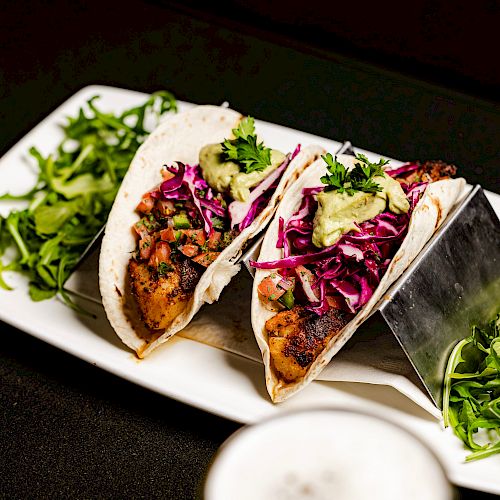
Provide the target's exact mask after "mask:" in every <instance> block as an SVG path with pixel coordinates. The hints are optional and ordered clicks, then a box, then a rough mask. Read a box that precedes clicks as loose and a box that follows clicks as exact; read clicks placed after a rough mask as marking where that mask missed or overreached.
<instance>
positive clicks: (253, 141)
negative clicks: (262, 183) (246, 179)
mask: <svg viewBox="0 0 500 500" xmlns="http://www.w3.org/2000/svg"><path fill="white" fill-rule="evenodd" d="M233 135H234V137H235V138H234V139H226V140H224V142H223V143H222V152H223V154H224V155H225V157H226V159H227V160H231V161H234V162H236V163H239V164H240V165H241V166H242V167H243V170H244V172H245V173H246V174H249V173H251V172H255V171H257V172H261V171H262V170H265V168H266V167H268V166H269V165H271V149H270V148H267V147H265V146H264V143H263V142H261V143H258V142H257V136H256V135H255V122H254V119H253V118H252V117H251V116H247V117H246V118H244V119H243V120H241V122H240V123H239V125H238V128H234V129H233Z"/></svg>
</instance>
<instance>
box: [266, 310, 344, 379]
mask: <svg viewBox="0 0 500 500" xmlns="http://www.w3.org/2000/svg"><path fill="white" fill-rule="evenodd" d="M352 317H353V315H352V314H350V313H347V312H344V311H341V310H339V309H333V308H332V309H330V310H329V311H328V312H327V313H325V314H324V315H323V316H318V315H317V314H315V313H313V312H311V311H308V310H307V309H305V308H304V307H301V306H295V307H294V308H293V309H291V310H290V311H281V312H279V313H278V314H276V316H274V317H272V318H271V319H269V320H268V321H267V322H266V330H267V333H268V336H269V348H270V350H271V359H272V361H273V365H274V368H275V370H276V372H277V374H278V376H279V378H281V379H283V380H284V381H285V382H287V383H290V382H294V381H296V380H297V379H299V378H301V377H303V376H304V375H305V374H306V372H307V369H308V367H309V366H310V365H311V363H312V362H313V361H314V360H315V359H316V358H317V357H318V355H319V354H320V353H321V352H322V351H323V349H324V348H325V347H326V344H327V343H328V342H329V341H330V339H331V338H332V337H334V336H336V335H338V334H339V333H340V331H341V330H342V329H343V328H344V326H345V325H346V324H347V323H348V322H349V321H350V320H351V319H352Z"/></svg>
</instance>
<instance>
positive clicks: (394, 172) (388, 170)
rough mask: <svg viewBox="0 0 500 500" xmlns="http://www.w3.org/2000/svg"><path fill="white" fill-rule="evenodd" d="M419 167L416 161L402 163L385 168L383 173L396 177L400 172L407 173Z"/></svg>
mask: <svg viewBox="0 0 500 500" xmlns="http://www.w3.org/2000/svg"><path fill="white" fill-rule="evenodd" d="M418 168H420V165H418V164H416V163H405V164H404V165H401V166H400V167H395V168H386V169H385V173H386V174H387V175H390V176H391V177H398V176H400V175H401V174H408V173H410V172H414V171H415V170H417V169H418Z"/></svg>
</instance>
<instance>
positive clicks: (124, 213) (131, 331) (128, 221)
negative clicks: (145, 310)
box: [99, 106, 324, 357]
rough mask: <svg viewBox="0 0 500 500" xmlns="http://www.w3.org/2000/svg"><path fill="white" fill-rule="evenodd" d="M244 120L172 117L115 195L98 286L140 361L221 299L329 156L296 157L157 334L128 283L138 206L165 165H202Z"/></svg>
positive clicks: (220, 115) (199, 114)
mask: <svg viewBox="0 0 500 500" xmlns="http://www.w3.org/2000/svg"><path fill="white" fill-rule="evenodd" d="M241 119H242V116H241V115H240V114H239V113H237V112H236V111H233V110H230V109H227V108H221V107H217V106H198V107H196V108H193V109H191V110H189V111H186V112H184V113H181V114H178V115H174V116H172V117H170V118H168V119H167V120H166V121H165V122H163V123H162V124H161V125H160V126H159V127H158V128H157V129H156V130H155V131H154V132H153V133H152V134H151V135H150V136H149V137H148V139H147V140H146V141H145V142H144V144H143V145H142V146H141V147H140V148H139V150H138V151H137V153H136V155H135V157H134V159H133V160H132V163H131V165H130V168H129V171H128V173H127V175H126V176H125V178H124V180H123V183H122V185H121V187H120V190H119V192H118V194H117V196H116V200H115V202H114V204H113V207H112V209H111V212H110V215H109V218H108V222H107V225H106V231H105V234H104V238H103V241H102V246H101V254H100V260H99V287H100V291H101V295H102V302H103V305H104V309H105V311H106V314H107V316H108V319H109V321H110V323H111V325H112V326H113V328H114V329H115V331H116V333H117V334H118V336H119V337H120V338H121V339H122V341H123V342H124V343H125V344H126V345H127V346H129V347H130V348H131V349H133V350H134V351H136V353H137V355H138V356H140V357H144V356H146V355H147V354H148V353H150V352H151V351H152V350H153V349H154V348H155V347H157V346H158V345H160V344H161V343H163V342H165V341H166V340H168V339H169V338H170V337H171V336H172V335H174V334H175V333H177V332H178V331H179V330H181V329H182V328H184V327H185V326H186V325H187V324H188V323H189V322H190V321H191V319H192V318H193V316H194V315H195V314H196V312H197V311H198V310H199V309H200V307H201V306H202V304H203V303H205V302H208V303H212V302H214V301H216V300H217V299H218V298H219V295H220V293H221V291H222V289H223V288H224V287H225V286H226V285H227V284H228V283H229V281H230V280H231V278H232V277H233V276H234V275H235V274H236V273H237V272H238V271H239V269H240V264H239V263H237V260H238V258H239V256H240V255H241V249H242V247H243V245H244V243H245V242H246V241H247V240H248V239H249V238H251V237H252V236H254V235H255V234H256V233H257V232H259V231H260V230H261V229H262V228H263V227H264V226H265V224H266V223H267V221H268V220H270V218H271V217H272V215H273V213H274V210H275V207H276V205H277V203H278V202H279V201H280V200H281V197H282V193H283V191H284V190H285V189H286V187H287V185H288V184H289V182H291V181H293V180H295V179H296V178H297V177H298V176H299V174H300V173H301V172H302V170H303V169H304V168H306V166H307V165H309V164H311V163H313V161H314V160H316V159H317V158H318V157H319V155H320V154H322V153H323V152H324V151H323V149H322V148H319V147H315V146H310V147H308V148H304V150H303V151H302V152H301V153H299V154H298V155H297V156H296V157H295V159H294V160H293V161H292V162H291V163H290V165H289V167H288V168H287V170H286V172H285V174H284V175H283V177H282V179H281V181H280V184H279V186H278V187H277V189H276V191H275V193H274V194H273V197H272V199H271V201H270V203H269V205H268V206H267V207H266V208H265V209H264V210H263V211H262V213H261V214H260V215H259V217H257V218H256V219H255V220H254V222H253V223H252V224H251V225H250V226H249V227H247V228H246V229H245V230H244V231H242V233H241V234H240V235H238V237H237V238H235V240H234V241H233V242H232V243H231V245H229V246H228V247H227V248H226V249H225V250H224V251H223V252H221V254H220V255H219V257H218V258H217V259H216V260H215V261H214V262H213V263H212V264H211V265H210V266H209V267H208V268H207V270H206V271H205V272H204V273H203V275H202V276H201V279H200V281H199V282H198V285H197V286H196V289H195V291H194V294H193V297H192V298H191V300H190V301H189V303H188V305H187V307H186V308H185V309H184V311H183V312H182V313H181V314H180V315H179V316H177V317H176V318H175V320H174V321H173V322H172V323H171V325H170V326H169V328H168V329H166V330H164V331H157V332H154V333H153V334H152V333H151V331H149V330H148V329H147V328H146V327H145V326H144V324H143V322H142V321H141V319H140V315H139V312H138V309H137V306H136V304H135V301H134V299H133V297H132V295H131V292H130V288H129V283H128V272H127V266H128V262H129V259H130V256H131V254H132V252H134V250H135V248H136V244H137V243H136V236H135V234H134V232H133V229H132V227H133V225H134V223H135V222H137V220H139V216H138V214H137V212H136V210H135V207H136V206H137V203H138V202H139V201H140V199H141V196H142V195H143V194H144V193H145V192H147V191H148V190H151V189H152V188H153V187H154V186H157V185H158V184H159V183H160V182H161V174H160V170H161V167H162V165H165V164H173V163H174V162H175V161H180V162H183V163H186V164H190V165H195V164H197V163H198V156H199V151H200V149H201V148H202V147H203V146H204V145H206V144H211V143H217V142H221V141H223V140H224V138H227V137H230V136H231V134H232V129H233V128H235V127H237V125H238V123H239V121H240V120H241Z"/></svg>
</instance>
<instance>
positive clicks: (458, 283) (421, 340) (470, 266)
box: [377, 186, 500, 408]
mask: <svg viewBox="0 0 500 500" xmlns="http://www.w3.org/2000/svg"><path fill="white" fill-rule="evenodd" d="M499 309H500V222H499V220H498V217H497V216H496V214H495V212H494V211H493V208H492V207H491V205H490V204H489V202H488V200H487V199H486V196H485V195H484V192H483V190H482V189H481V187H480V186H476V187H474V188H473V189H472V191H471V192H470V193H469V195H468V196H467V198H466V199H465V200H464V201H463V202H462V203H461V204H460V205H459V206H458V207H457V208H455V210H454V211H453V213H452V214H451V215H450V216H449V217H448V219H447V220H446V221H445V223H444V224H443V226H441V228H440V229H439V230H438V231H437V233H436V234H435V235H434V237H433V238H432V239H431V240H430V241H429V243H428V244H427V245H426V246H425V247H424V249H423V250H422V252H421V253H420V254H419V256H418V257H417V258H416V259H415V260H414V261H413V263H412V264H411V265H410V267H409V268H408V269H407V270H406V271H405V273H404V274H403V276H402V277H401V278H400V279H399V280H398V281H397V282H396V283H395V284H394V285H393V287H392V288H391V289H390V290H389V291H388V292H387V294H386V296H385V297H384V298H383V299H382V300H381V302H379V304H378V307H377V314H380V315H381V316H382V318H383V319H384V321H385V322H386V323H387V325H388V327H389V328H390V329H391V331H392V333H393V334H394V336H395V337H396V338H397V340H398V342H399V343H400V345H401V347H402V348H403V350H404V352H405V353H406V355H407V356H408V359H409V360H410V362H411V363H412V365H413V367H414V368H415V370H416V372H417V373H418V375H419V377H420V379H421V380H422V382H423V383H424V385H425V388H426V389H427V391H428V392H429V395H430V396H431V398H432V400H433V401H434V403H435V404H436V406H438V407H439V408H441V406H442V386H443V375H444V371H445V367H446V362H447V360H448V357H449V355H450V353H451V351H452V349H453V347H454V345H455V344H456V343H457V342H458V341H459V340H460V339H462V338H465V337H467V336H468V335H470V332H471V326H472V325H484V324H485V322H487V321H488V320H489V319H491V318H492V317H494V315H495V314H496V313H497V312H498V310H499Z"/></svg>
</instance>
